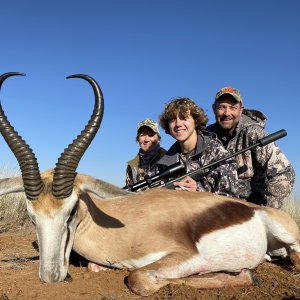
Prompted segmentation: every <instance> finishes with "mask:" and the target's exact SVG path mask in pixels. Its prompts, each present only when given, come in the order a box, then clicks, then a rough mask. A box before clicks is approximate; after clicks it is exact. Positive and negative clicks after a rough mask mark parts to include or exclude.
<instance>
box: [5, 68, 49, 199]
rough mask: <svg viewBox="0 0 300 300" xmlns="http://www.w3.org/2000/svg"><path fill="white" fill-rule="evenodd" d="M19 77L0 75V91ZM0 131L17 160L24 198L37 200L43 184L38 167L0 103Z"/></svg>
mask: <svg viewBox="0 0 300 300" xmlns="http://www.w3.org/2000/svg"><path fill="white" fill-rule="evenodd" d="M15 75H21V76H24V75H25V74H23V73H18V72H9V73H5V74H2V75H1V76H0V89H1V86H2V83H3V82H4V80H5V79H6V78H8V77H10V76H15ZM0 131H1V134H2V135H3V137H4V139H5V141H6V143H7V144H8V146H9V148H10V149H11V151H12V152H13V153H14V155H15V157H16V159H17V160H18V163H19V166H20V169H21V173H22V179H23V184H24V190H25V194H26V197H27V198H28V199H30V200H34V199H37V198H38V196H39V195H40V193H41V192H42V190H43V187H44V184H43V181H42V179H41V175H40V171H39V166H38V163H37V160H36V157H35V155H34V153H33V152H32V150H31V149H30V147H29V146H28V145H27V144H26V142H25V141H24V140H23V139H22V137H21V136H19V135H18V132H16V131H15V129H14V128H13V127H12V126H11V124H10V122H9V121H8V119H7V117H6V116H5V114H4V111H3V109H2V105H1V103H0Z"/></svg>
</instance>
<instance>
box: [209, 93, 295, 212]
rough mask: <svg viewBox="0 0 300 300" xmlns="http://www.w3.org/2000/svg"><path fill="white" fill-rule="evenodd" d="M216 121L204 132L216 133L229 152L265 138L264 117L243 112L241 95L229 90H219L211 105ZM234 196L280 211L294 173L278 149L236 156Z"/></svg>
mask: <svg viewBox="0 0 300 300" xmlns="http://www.w3.org/2000/svg"><path fill="white" fill-rule="evenodd" d="M212 109H213V112H214V114H215V119H216V122H215V123H214V124H212V125H210V126H208V128H207V130H209V131H211V132H214V133H216V134H217V136H218V138H219V139H220V141H221V142H222V143H223V146H224V147H225V148H226V149H227V150H228V151H229V152H231V153H233V152H236V151H238V150H241V149H243V148H246V147H248V146H250V145H252V144H254V143H255V142H256V141H257V140H258V139H261V138H263V137H265V136H266V135H268V134H267V132H266V131H265V129H264V128H265V125H266V117H265V115H264V114H263V113H261V112H259V111H256V110H249V109H244V107H243V100H242V97H241V93H240V91H239V90H238V89H236V88H233V87H224V88H222V89H220V90H219V91H218V92H217V94H216V97H215V100H214V103H213V105H212ZM236 162H237V166H238V169H237V170H238V178H239V186H238V194H239V197H240V198H242V199H246V200H247V201H249V202H253V203H256V204H259V205H265V206H271V207H274V208H280V207H282V205H283V204H284V203H285V201H286V199H287V197H288V196H289V194H290V193H291V190H292V188H293V185H294V181H295V172H294V169H293V167H292V165H291V164H290V162H289V161H288V159H287V158H286V156H285V155H284V154H283V153H282V151H281V150H280V149H279V147H278V146H277V145H276V144H275V143H270V144H268V145H266V146H264V147H256V148H254V149H252V150H251V151H250V150H249V151H246V152H244V153H242V154H240V155H238V156H236Z"/></svg>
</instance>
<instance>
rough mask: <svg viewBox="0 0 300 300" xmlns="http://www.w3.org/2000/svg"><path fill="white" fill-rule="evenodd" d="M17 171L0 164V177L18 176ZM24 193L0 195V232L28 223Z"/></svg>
mask: <svg viewBox="0 0 300 300" xmlns="http://www.w3.org/2000/svg"><path fill="white" fill-rule="evenodd" d="M18 175H19V171H18V170H17V169H13V168H11V167H8V166H0V178H8V177H13V176H18ZM29 223H30V221H29V217H28V214H27V210H26V203H25V194H24V193H13V194H10V195H4V196H0V233H1V232H5V231H8V230H16V229H18V228H20V226H24V225H26V224H29Z"/></svg>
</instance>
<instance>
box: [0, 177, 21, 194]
mask: <svg viewBox="0 0 300 300" xmlns="http://www.w3.org/2000/svg"><path fill="white" fill-rule="evenodd" d="M18 192H24V185H23V180H22V177H21V176H18V177H10V178H2V179H0V195H6V194H11V193H18Z"/></svg>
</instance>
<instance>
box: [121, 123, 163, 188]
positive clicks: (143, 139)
mask: <svg viewBox="0 0 300 300" xmlns="http://www.w3.org/2000/svg"><path fill="white" fill-rule="evenodd" d="M160 140H161V136H160V132H159V128H158V123H157V122H155V121H153V120H151V119H149V118H147V119H145V120H143V121H141V122H140V123H139V124H138V126H137V135H136V141H137V142H138V143H139V146H140V149H139V152H138V153H137V155H136V156H135V157H134V158H133V159H132V160H130V161H128V162H127V169H126V185H127V186H130V185H133V184H135V183H137V182H139V181H142V180H144V179H145V177H146V176H153V175H155V174H156V171H157V170H156V163H157V161H158V160H159V159H160V158H161V157H162V156H163V155H164V154H165V152H166V150H165V149H164V148H162V147H161V146H160Z"/></svg>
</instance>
